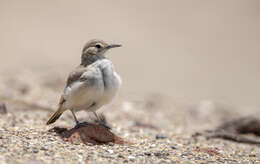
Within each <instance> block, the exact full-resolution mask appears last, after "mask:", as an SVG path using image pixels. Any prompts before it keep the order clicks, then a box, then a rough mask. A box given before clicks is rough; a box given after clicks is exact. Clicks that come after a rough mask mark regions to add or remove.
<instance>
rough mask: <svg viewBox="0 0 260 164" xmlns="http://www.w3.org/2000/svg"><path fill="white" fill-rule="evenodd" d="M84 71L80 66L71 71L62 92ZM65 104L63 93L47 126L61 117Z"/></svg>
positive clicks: (84, 68)
mask: <svg viewBox="0 0 260 164" xmlns="http://www.w3.org/2000/svg"><path fill="white" fill-rule="evenodd" d="M85 71H86V67H80V66H79V67H78V68H77V69H75V70H74V71H72V72H71V73H70V74H69V77H68V79H67V83H66V87H65V89H64V92H65V91H66V88H67V87H70V85H71V84H72V83H73V82H75V81H77V80H78V79H79V78H80V77H81V75H82V74H83V73H84V72H85ZM65 102H66V99H65V96H64V93H63V94H62V95H61V97H60V101H59V105H58V110H57V111H56V112H55V113H54V114H53V115H52V116H51V118H50V119H49V120H48V122H47V123H46V124H47V125H49V124H52V123H54V122H55V121H56V120H57V119H58V118H59V117H60V116H61V114H62V113H63V112H64V111H65V109H64V107H63V104H64V103H65Z"/></svg>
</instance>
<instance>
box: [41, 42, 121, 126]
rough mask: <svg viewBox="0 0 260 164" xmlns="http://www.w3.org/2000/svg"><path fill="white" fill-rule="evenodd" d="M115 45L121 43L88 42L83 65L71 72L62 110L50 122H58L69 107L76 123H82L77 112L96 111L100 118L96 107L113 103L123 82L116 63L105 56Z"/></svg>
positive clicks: (85, 47) (61, 101) (60, 104)
mask: <svg viewBox="0 0 260 164" xmlns="http://www.w3.org/2000/svg"><path fill="white" fill-rule="evenodd" d="M115 47H121V45H120V44H107V43H105V42H104V41H102V40H98V39H93V40H90V41H89V42H87V44H86V45H85V46H84V48H83V50H82V55H81V64H80V65H79V66H78V67H76V68H75V70H73V71H72V72H71V73H70V74H69V77H68V79H67V83H66V87H65V89H64V91H63V94H62V96H61V98H60V102H59V106H58V110H57V111H56V112H55V113H54V114H53V115H52V116H51V118H50V119H49V120H48V122H47V123H46V124H47V125H49V124H52V123H54V122H55V121H56V120H57V119H58V118H59V117H60V116H61V115H62V113H63V112H64V111H66V110H70V111H71V112H72V115H73V118H74V120H75V122H76V125H78V124H79V121H78V119H77V117H76V115H75V112H77V111H81V110H85V111H87V112H93V113H94V114H95V116H96V117H97V118H98V115H97V114H96V110H98V109H99V108H100V107H102V106H103V105H105V104H108V103H110V102H111V101H112V99H113V98H114V97H115V95H116V94H117V92H118V90H119V88H120V85H121V79H120V76H119V75H118V74H117V73H116V72H115V70H114V66H113V63H112V62H111V61H110V60H109V59H108V58H107V57H105V53H106V52H107V51H108V50H109V49H111V48H115Z"/></svg>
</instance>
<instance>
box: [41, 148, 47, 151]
mask: <svg viewBox="0 0 260 164" xmlns="http://www.w3.org/2000/svg"><path fill="white" fill-rule="evenodd" d="M40 150H43V151H47V150H48V149H47V148H45V147H41V149H40Z"/></svg>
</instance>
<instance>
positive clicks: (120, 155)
mask: <svg viewBox="0 0 260 164" xmlns="http://www.w3.org/2000/svg"><path fill="white" fill-rule="evenodd" d="M117 157H118V158H125V157H124V156H123V155H122V154H119V155H118V156H117Z"/></svg>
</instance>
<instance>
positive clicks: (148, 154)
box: [144, 152, 152, 156]
mask: <svg viewBox="0 0 260 164" xmlns="http://www.w3.org/2000/svg"><path fill="white" fill-rule="evenodd" d="M144 155H147V156H151V155H152V153H150V152H145V153H144Z"/></svg>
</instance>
